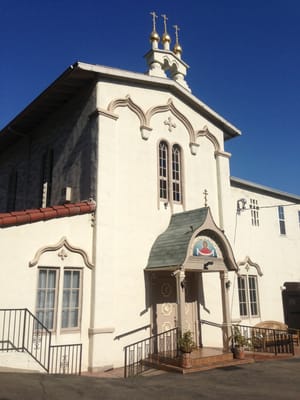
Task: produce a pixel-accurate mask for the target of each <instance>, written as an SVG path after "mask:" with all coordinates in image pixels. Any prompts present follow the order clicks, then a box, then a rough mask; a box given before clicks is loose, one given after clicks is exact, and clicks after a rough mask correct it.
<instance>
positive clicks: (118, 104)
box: [107, 95, 148, 129]
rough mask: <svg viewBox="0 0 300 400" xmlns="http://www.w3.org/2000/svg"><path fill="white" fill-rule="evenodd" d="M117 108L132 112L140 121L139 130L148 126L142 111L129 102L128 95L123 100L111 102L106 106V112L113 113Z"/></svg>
mask: <svg viewBox="0 0 300 400" xmlns="http://www.w3.org/2000/svg"><path fill="white" fill-rule="evenodd" d="M118 107H128V108H129V109H130V110H131V111H133V112H134V113H135V114H136V115H137V117H138V118H139V120H140V125H141V129H142V128H145V127H147V126H148V124H147V122H146V121H147V120H146V115H145V113H144V111H143V110H142V109H141V108H140V107H139V106H138V105H137V104H136V103H134V102H133V101H132V100H131V97H130V96H129V95H127V96H126V97H125V99H116V100H113V101H111V102H110V103H109V105H108V108H107V111H108V112H109V113H114V111H115V110H116V109H117V108H118Z"/></svg>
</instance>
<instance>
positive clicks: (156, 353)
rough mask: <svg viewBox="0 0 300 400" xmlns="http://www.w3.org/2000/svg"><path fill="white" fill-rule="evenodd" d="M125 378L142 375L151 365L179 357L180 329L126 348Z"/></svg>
mask: <svg viewBox="0 0 300 400" xmlns="http://www.w3.org/2000/svg"><path fill="white" fill-rule="evenodd" d="M124 352H125V363H124V364H125V365H124V377H125V378H128V377H132V376H136V375H140V374H141V373H142V372H144V371H146V370H147V369H149V363H151V361H152V360H154V359H155V361H156V362H157V361H158V362H163V361H166V360H172V359H175V358H176V357H177V356H178V328H174V329H170V330H168V331H165V332H162V333H159V334H157V335H154V336H151V337H149V338H147V339H144V340H140V341H138V342H136V343H133V344H131V345H128V346H126V347H125V348H124Z"/></svg>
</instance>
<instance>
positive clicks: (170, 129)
mask: <svg viewBox="0 0 300 400" xmlns="http://www.w3.org/2000/svg"><path fill="white" fill-rule="evenodd" d="M164 124H165V125H168V126H169V127H168V131H169V132H172V128H176V124H175V123H174V122H172V119H171V117H168V119H167V120H166V121H164Z"/></svg>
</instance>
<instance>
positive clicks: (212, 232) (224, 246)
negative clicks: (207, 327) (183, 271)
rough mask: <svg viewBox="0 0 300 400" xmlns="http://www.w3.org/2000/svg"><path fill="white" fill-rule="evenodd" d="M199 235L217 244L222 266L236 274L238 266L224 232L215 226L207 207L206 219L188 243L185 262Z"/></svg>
mask: <svg viewBox="0 0 300 400" xmlns="http://www.w3.org/2000/svg"><path fill="white" fill-rule="evenodd" d="M199 235H204V236H208V237H210V238H211V239H213V240H214V241H215V242H216V243H217V245H218V246H219V248H220V250H221V252H222V258H223V260H224V264H225V266H226V268H227V269H228V270H229V271H236V272H238V264H237V263H236V260H235V257H234V254H233V250H232V247H231V245H230V243H229V240H228V239H227V237H226V236H225V234H224V231H223V230H222V229H220V228H219V227H218V226H217V225H216V223H215V221H214V219H213V217H212V215H211V211H210V208H209V207H208V212H207V217H206V219H205V221H204V223H203V225H202V226H201V227H199V228H198V229H195V231H194V232H193V236H192V238H191V240H190V243H189V250H188V252H187V257H186V260H185V262H187V261H188V257H189V255H190V253H191V248H192V245H193V242H194V240H195V238H196V237H197V236H199Z"/></svg>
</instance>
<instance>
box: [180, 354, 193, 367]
mask: <svg viewBox="0 0 300 400" xmlns="http://www.w3.org/2000/svg"><path fill="white" fill-rule="evenodd" d="M180 365H181V367H182V368H192V366H193V364H192V353H181V356H180Z"/></svg>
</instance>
